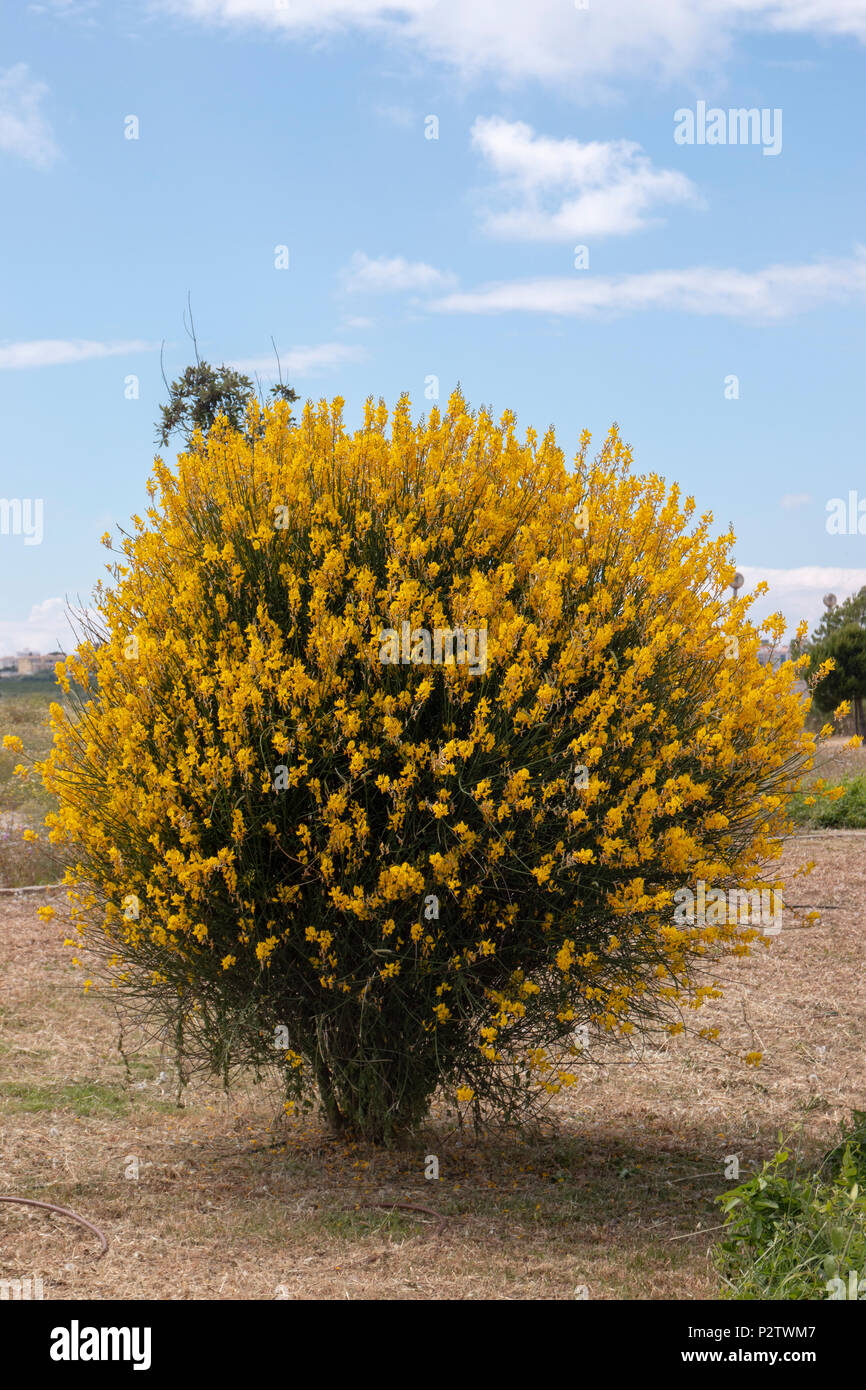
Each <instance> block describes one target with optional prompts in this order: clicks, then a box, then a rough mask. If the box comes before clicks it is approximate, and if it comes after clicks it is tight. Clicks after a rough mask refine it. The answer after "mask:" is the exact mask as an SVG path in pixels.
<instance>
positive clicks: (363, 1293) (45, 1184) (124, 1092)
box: [0, 832, 866, 1299]
mask: <svg viewBox="0 0 866 1390" xmlns="http://www.w3.org/2000/svg"><path fill="white" fill-rule="evenodd" d="M864 849H866V833H864V832H855V833H849V832H824V833H823V834H821V835H820V836H816V837H814V838H810V839H808V840H802V841H798V843H797V844H795V845H794V846H792V847H791V849H790V851H789V857H790V860H791V862H801V861H802V858H803V857H804V851H805V852H806V853H807V855H808V857H812V858H814V859H815V860H816V862H817V867H816V869H815V871H814V873H813V874H812V875H811V876H810V878H809V879H806V880H803V879H800V880H798V884H799V885H801V886H800V887H799V888H798V891H797V895H796V898H795V900H796V901H798V902H807V901H808V902H809V903H820V904H824V905H825V909H824V914H823V922H822V923H821V924H820V925H818V926H815V927H812V928H810V929H805V930H800V929H785V930H783V932H782V934H781V936H780V937H778V938H776V940H775V942H774V943H773V945H772V947H771V949H770V951H769V952H766V951H764V950H763V949H759V950H758V952H757V953H756V955H755V956H754V957H753V958H752V959H750V960H748V961H745V962H742V963H739V964H733V965H731V966H729V967H728V968H727V972H726V973H727V976H728V978H729V980H730V988H729V992H728V994H727V997H726V999H725V1000H724V1002H722V1003H720V1004H716V1005H713V1006H711V1009H712V1015H713V1017H712V1019H711V1018H710V1010H709V1009H708V1010H706V1011H705V1017H703V1018H702V1022H706V1023H709V1022H711V1021H712V1022H720V1023H722V1024H723V1036H724V1039H725V1043H726V1046H727V1048H728V1049H730V1050H731V1051H733V1052H734V1054H735V1057H734V1060H731V1058H730V1057H729V1056H728V1055H727V1054H726V1053H723V1052H722V1051H720V1050H719V1049H718V1048H717V1047H716V1048H714V1047H712V1046H711V1045H708V1044H703V1043H700V1042H699V1041H697V1040H693V1041H688V1040H683V1039H677V1040H675V1041H674V1042H673V1043H672V1044H671V1045H670V1047H669V1049H668V1050H667V1051H666V1052H664V1053H658V1052H654V1053H651V1054H650V1055H648V1056H646V1057H645V1058H644V1059H642V1060H637V1059H635V1058H634V1057H631V1058H621V1059H620V1060H616V1058H615V1056H614V1055H613V1054H612V1055H610V1056H609V1057H607V1058H605V1059H604V1060H603V1061H602V1062H601V1063H600V1064H598V1065H593V1066H587V1067H586V1068H585V1069H584V1071H583V1073H582V1077H583V1079H582V1081H581V1083H580V1085H579V1086H578V1088H576V1091H574V1092H572V1093H570V1094H569V1095H568V1096H567V1098H565V1099H563V1100H562V1102H561V1103H559V1104H558V1105H557V1107H556V1108H555V1109H554V1111H552V1112H551V1115H550V1122H549V1123H548V1124H546V1125H545V1126H544V1127H543V1129H542V1130H540V1131H538V1132H537V1133H535V1134H534V1135H532V1136H523V1137H520V1136H517V1135H499V1136H498V1137H495V1138H487V1139H481V1140H480V1141H478V1142H476V1141H475V1139H474V1137H473V1136H472V1134H471V1133H467V1132H466V1131H463V1132H460V1131H459V1130H455V1129H454V1126H453V1123H452V1122H449V1121H448V1120H447V1118H446V1117H445V1116H444V1114H443V1115H442V1116H441V1117H440V1118H438V1119H437V1120H436V1121H435V1122H434V1123H433V1124H431V1126H430V1127H429V1128H428V1130H427V1131H426V1132H425V1133H424V1134H423V1135H421V1136H420V1137H419V1139H418V1142H417V1144H416V1145H415V1146H414V1147H412V1148H411V1149H404V1150H401V1151H398V1152H393V1153H384V1154H383V1153H378V1152H375V1151H372V1150H365V1149H363V1148H358V1147H352V1146H350V1145H348V1144H342V1143H335V1142H333V1141H332V1140H330V1139H329V1138H328V1137H327V1136H326V1134H325V1132H324V1130H322V1129H321V1128H320V1127H319V1126H318V1124H317V1123H316V1122H315V1121H313V1120H311V1119H306V1120H298V1121H287V1120H286V1119H284V1118H277V1116H278V1110H279V1105H278V1102H277V1100H276V1098H274V1097H269V1096H268V1095H267V1094H265V1093H263V1091H262V1090H261V1089H260V1088H255V1087H253V1086H252V1085H242V1086H241V1087H240V1088H239V1089H238V1090H237V1091H236V1092H234V1093H233V1094H231V1095H229V1096H228V1097H227V1096H226V1095H225V1094H224V1093H223V1092H222V1091H221V1090H220V1089H219V1088H218V1087H216V1086H213V1085H210V1084H204V1083H199V1082H195V1083H193V1084H192V1085H191V1086H190V1087H189V1088H188V1089H187V1090H186V1092H185V1104H184V1107H183V1108H182V1109H179V1108H177V1106H176V1103H175V1086H174V1073H173V1071H172V1069H171V1063H170V1061H167V1062H165V1064H163V1062H162V1061H161V1059H160V1055H159V1049H158V1048H156V1047H151V1048H150V1049H149V1050H148V1051H146V1052H145V1053H144V1054H143V1055H139V1056H132V1055H130V1046H131V1043H132V1039H130V1038H129V1036H127V1038H126V1040H125V1043H124V1051H125V1052H126V1053H127V1055H128V1057H129V1062H128V1067H127V1065H126V1064H125V1062H124V1059H123V1056H122V1055H121V1053H120V1052H119V1051H118V1026H117V1020H116V1018H115V1015H114V1012H113V1010H112V1007H111V1004H110V1001H109V1000H108V999H107V998H105V997H104V996H102V995H96V994H94V993H92V992H91V993H89V994H84V993H83V992H82V990H81V987H80V978H81V977H80V975H79V974H78V972H76V971H74V970H73V969H72V968H71V966H70V964H69V962H68V956H69V952H68V951H64V949H63V948H62V946H61V944H60V942H59V940H58V922H57V920H55V921H54V922H51V923H48V924H46V923H43V922H41V921H40V920H39V919H38V918H37V916H36V909H37V907H38V906H39V904H40V903H41V902H43V901H45V900H46V898H51V899H53V901H54V902H55V903H56V905H57V906H58V908H61V907H62V902H63V899H62V897H61V895H60V894H59V893H56V892H55V893H53V894H52V893H50V892H45V893H43V892H40V893H38V894H34V893H30V894H27V895H26V896H22V897H15V896H14V895H10V894H4V895H3V900H2V901H3V906H2V908H0V936H2V951H0V959H2V964H0V1000H2V1014H0V1108H2V1150H0V1193H6V1194H12V1193H14V1194H18V1195H23V1196H28V1197H35V1198H37V1199H42V1200H46V1201H50V1202H55V1203H57V1204H59V1205H61V1206H70V1207H73V1208H74V1209H75V1210H77V1211H78V1212H80V1213H81V1214H82V1215H84V1216H86V1217H87V1218H88V1219H89V1220H91V1221H94V1222H96V1223H97V1224H98V1225H99V1226H101V1227H102V1228H103V1229H104V1231H105V1232H106V1235H107V1236H108V1239H109V1241H110V1250H109V1253H108V1255H107V1256H105V1257H104V1258H103V1259H100V1260H96V1259H95V1256H96V1254H97V1253H98V1242H97V1241H96V1239H95V1238H94V1237H93V1236H92V1235H90V1234H89V1233H88V1232H86V1231H85V1230H83V1229H82V1228H81V1227H78V1226H76V1225H73V1224H72V1223H71V1222H70V1221H68V1220H67V1219H65V1218H63V1217H54V1216H50V1215H48V1214H46V1213H44V1212H38V1211H36V1210H34V1209H32V1208H25V1207H16V1206H0V1277H2V1278H22V1277H23V1278H26V1277H28V1276H30V1275H39V1276H41V1277H42V1279H43V1281H44V1287H45V1297H46V1298H53V1299H57V1298H117V1297H123V1298H136V1299H189V1298H200V1299H208V1298H225V1299H233V1298H244V1299H273V1298H290V1299H294V1298H341V1299H342V1298H384V1299H398V1298H416V1299H441V1298H468V1299H479V1298H504V1299H525V1298H545V1299H570V1298H574V1297H575V1293H576V1290H579V1289H580V1288H581V1286H584V1287H585V1288H586V1290H587V1292H588V1296H589V1297H590V1298H592V1299H596V1298H601V1299H618V1298H638V1299H654V1298H676V1299H703V1298H712V1297H714V1296H716V1295H717V1292H718V1284H717V1281H716V1279H715V1276H714V1274H713V1271H712V1269H711V1268H710V1266H709V1262H708V1258H707V1254H708V1250H709V1248H710V1246H711V1244H712V1242H713V1240H715V1239H717V1235H716V1234H715V1233H713V1231H712V1229H711V1228H713V1227H715V1226H717V1224H718V1221H719V1217H718V1215H717V1209H716V1208H715V1207H714V1205H713V1201H712V1199H713V1197H714V1196H715V1195H716V1194H718V1193H719V1192H721V1191H723V1190H724V1189H725V1187H726V1186H729V1185H730V1183H729V1181H728V1180H726V1179H725V1177H724V1174H723V1167H724V1161H725V1158H726V1156H727V1155H730V1154H737V1155H738V1156H739V1160H740V1165H741V1168H742V1170H743V1171H744V1172H747V1171H749V1170H750V1169H751V1168H752V1167H753V1166H754V1165H755V1164H756V1163H757V1162H758V1161H759V1160H760V1159H761V1158H762V1157H765V1156H768V1155H769V1154H770V1153H771V1152H772V1151H773V1150H774V1149H775V1148H776V1147H777V1142H778V1135H779V1132H780V1131H783V1132H784V1133H786V1134H787V1133H790V1132H791V1131H792V1130H794V1129H795V1128H796V1127H801V1131H802V1140H803V1143H804V1145H805V1147H806V1149H807V1151H809V1152H814V1153H815V1154H816V1155H817V1154H818V1153H820V1151H821V1150H822V1148H823V1147H826V1146H827V1144H828V1141H829V1140H830V1139H831V1137H832V1135H833V1131H834V1128H835V1125H836V1122H837V1121H838V1120H839V1118H840V1117H841V1116H842V1115H843V1114H845V1113H846V1112H847V1110H848V1109H849V1108H850V1107H851V1106H860V1107H862V1106H863V1104H864V1064H863V1039H864V1036H866V988H864V963H866V951H864V947H866V914H864V910H863V902H864V887H866V865H864ZM61 929H62V928H61ZM751 1049H760V1050H762V1051H763V1052H764V1061H763V1064H762V1065H761V1067H760V1069H758V1070H755V1069H754V1068H753V1067H748V1066H746V1065H744V1064H743V1063H742V1062H741V1061H739V1060H737V1058H738V1057H739V1056H742V1055H743V1054H744V1053H745V1052H746V1051H749V1050H751ZM163 1071H165V1072H167V1073H168V1075H167V1076H164V1077H163V1079H160V1075H161V1072H163ZM427 1154H436V1155H437V1156H438V1158H439V1163H440V1174H441V1176H440V1179H439V1181H438V1182H437V1181H427V1180H425V1178H424V1171H423V1170H424V1158H425V1155H427ZM133 1157H134V1158H137V1159H138V1161H139V1177H138V1180H137V1181H136V1180H134V1179H132V1178H130V1177H125V1176H124V1174H125V1171H129V1170H130V1168H131V1159H132V1158H133ZM398 1201H400V1202H404V1203H408V1204H410V1205H411V1204H416V1205H418V1206H421V1207H424V1208H429V1209H430V1211H431V1212H435V1213H438V1214H441V1216H443V1217H446V1218H447V1220H445V1221H440V1220H438V1219H436V1217H434V1216H431V1215H428V1214H427V1212H425V1211H412V1210H407V1209H406V1208H405V1207H404V1208H397V1209H395V1210H393V1211H389V1210H387V1209H386V1206H387V1204H390V1203H394V1202H398ZM378 1204H385V1205H378Z"/></svg>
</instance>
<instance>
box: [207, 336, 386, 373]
mask: <svg viewBox="0 0 866 1390" xmlns="http://www.w3.org/2000/svg"><path fill="white" fill-rule="evenodd" d="M363 355H364V352H363V349H362V348H360V347H356V346H354V345H353V344H351V343H317V344H316V345H315V346H313V347H293V348H288V349H287V350H286V351H285V352H281V353H280V367H281V368H282V371H283V373H284V374H285V373H287V372H288V373H291V375H292V376H312V375H313V374H314V373H316V372H319V371H327V370H329V369H330V368H333V367H340V366H342V365H343V363H344V362H358V361H360V360H361V358H362V357H363ZM228 365H229V366H231V367H234V369H235V370H236V371H238V372H258V373H260V375H262V376H267V377H269V378H270V377H273V379H274V380H276V373H277V362H276V358H275V357H274V356H273V354H271V356H270V357H246V358H242V359H240V360H239V361H233V362H230V363H229V364H228Z"/></svg>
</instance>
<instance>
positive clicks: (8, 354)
mask: <svg viewBox="0 0 866 1390" xmlns="http://www.w3.org/2000/svg"><path fill="white" fill-rule="evenodd" d="M157 347H158V344H155V343H144V342H141V341H140V340H139V339H137V338H136V339H133V340H132V341H130V342H121V343H95V342H91V341H89V340H88V339H87V338H36V339H34V340H33V341H32V342H29V343H7V344H6V346H5V347H4V346H2V345H0V371H10V370H13V369H15V368H21V367H60V366H65V365H67V364H68V363H70V362H87V361H90V360H91V359H92V358H95V357H122V356H123V355H124V354H125V353H132V352H155V351H156V348H157Z"/></svg>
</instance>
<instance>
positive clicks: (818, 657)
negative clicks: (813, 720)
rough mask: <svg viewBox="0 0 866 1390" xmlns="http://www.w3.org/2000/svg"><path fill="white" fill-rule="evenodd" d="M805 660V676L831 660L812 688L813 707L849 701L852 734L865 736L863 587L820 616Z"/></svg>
mask: <svg viewBox="0 0 866 1390" xmlns="http://www.w3.org/2000/svg"><path fill="white" fill-rule="evenodd" d="M804 650H805V651H806V653H807V655H808V657H809V665H808V668H807V670H808V674H809V675H810V676H811V675H814V674H815V672H816V671H817V670H818V667H819V666H820V665H821V663H822V662H824V661H827V660H828V658H832V660H833V661H834V662H835V667H834V669H833V670H832V671H831V672H830V673H829V675H827V676H825V677H824V679H823V680H821V681H819V682H818V684H817V686H816V687H815V697H814V698H815V704H816V705H817V707H818V709H820V710H823V711H828V710H833V709H835V708H836V707H837V705H839V704H840V703H841V701H842V700H849V701H850V702H851V705H852V708H853V711H854V732H855V733H857V734H860V735H861V736H862V735H863V734H864V733H866V720H864V715H863V700H864V698H866V587H864V588H862V589H861V590H860V591H859V593H856V594H852V595H851V596H850V598H846V599H845V601H844V603H839V604H837V605H836V606H835V607H834V608H831V609H828V611H827V612H826V613H825V614H824V616H823V618H822V619H821V621H820V623H819V624H818V626H817V628H816V629H815V631H814V632H813V634H812V637H811V639H810V640H809V641H808V642H807V643H805V644H804Z"/></svg>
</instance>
